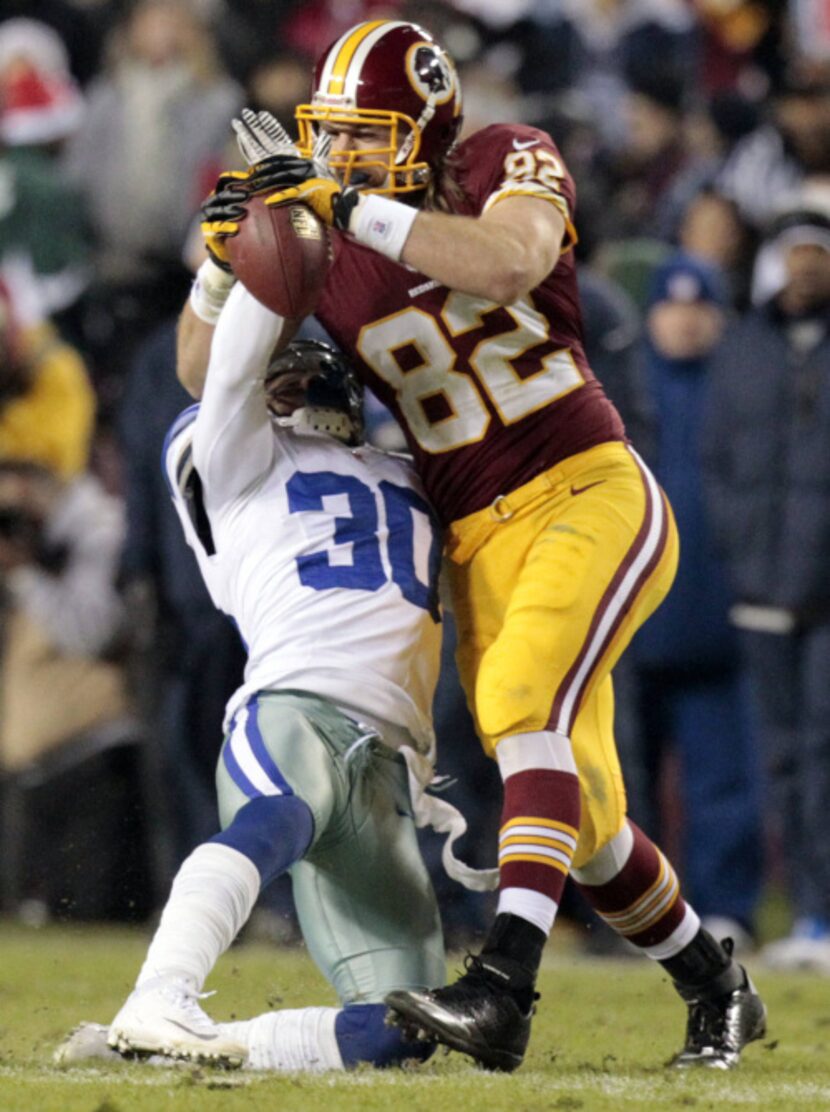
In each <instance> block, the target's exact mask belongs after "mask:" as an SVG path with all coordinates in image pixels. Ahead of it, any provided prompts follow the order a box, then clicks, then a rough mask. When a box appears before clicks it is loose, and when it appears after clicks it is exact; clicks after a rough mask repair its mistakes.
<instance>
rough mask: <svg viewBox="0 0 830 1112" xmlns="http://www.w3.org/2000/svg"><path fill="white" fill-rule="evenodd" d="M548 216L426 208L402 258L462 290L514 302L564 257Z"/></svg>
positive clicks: (508, 302)
mask: <svg viewBox="0 0 830 1112" xmlns="http://www.w3.org/2000/svg"><path fill="white" fill-rule="evenodd" d="M535 203H536V205H537V202H535ZM543 216H544V219H542V220H540V214H538V211H535V212H534V211H531V212H530V215H528V219H527V221H526V222H521V221H516V220H503V219H498V218H496V219H493V218H491V217H490V216H486V217H483V218H481V217H480V218H473V217H462V216H449V215H447V214H444V212H421V214H418V216H417V218H416V220H415V221H414V224H413V226H412V228H411V230H409V235H408V237H407V239H406V242H405V244H404V249H403V252H402V261H403V262H406V264H407V265H408V266H411V267H414V268H415V269H416V270H419V271H421V272H422V274H425V275H427V276H428V277H429V278H435V279H436V280H437V281H439V282H441V284H442V285H444V286H448V287H449V288H451V289H456V290H460V291H461V292H463V294H471V295H474V296H477V297H485V298H487V300H491V301H496V302H498V304H500V305H512V304H513V302H514V301H517V300H518V299H520V298H522V297H524V296H526V295H527V294H528V292H530V291H531V290H532V289H534V288H535V287H536V286H538V285H540V282H542V281H544V279H545V278H546V277H547V275H549V274H550V272H551V270H552V269H553V267H554V266H555V265H556V260H557V258H559V251H560V246H561V242H562V235H561V232H560V234H559V235H557V234H556V232H557V229H556V228H555V227H554V228H551V226H550V222H549V220H547V212H544V214H543ZM554 219H555V220H556V221H559V219H560V218H559V217H554ZM562 231H564V221H562Z"/></svg>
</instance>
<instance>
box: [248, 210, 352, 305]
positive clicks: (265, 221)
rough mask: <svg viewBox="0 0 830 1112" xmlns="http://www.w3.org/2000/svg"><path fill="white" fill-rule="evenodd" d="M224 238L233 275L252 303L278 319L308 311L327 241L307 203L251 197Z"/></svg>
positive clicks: (324, 264)
mask: <svg viewBox="0 0 830 1112" xmlns="http://www.w3.org/2000/svg"><path fill="white" fill-rule="evenodd" d="M245 207H246V214H245V216H244V218H243V219H242V220H241V221H240V222H239V231H238V232H237V234H236V235H235V236H231V237H230V238H229V239H228V240H227V245H228V256H229V258H230V264H231V266H232V267H233V272H234V274H235V275H236V277H237V278H238V279H239V280H240V282H242V284H243V285H244V286H245V287H246V288H247V289H249V290H250V291H251V293H252V294H253V295H254V297H255V298H256V299H257V301H261V302H262V304H263V305H264V306H265V307H266V308H268V309H271V310H273V312H275V313H279V314H280V316H283V317H306V316H308V315H309V313H313V312H314V309H315V306H316V305H317V302H318V301H319V299H320V294H321V292H322V289H323V285H324V283H325V281H326V275H327V273H328V268H329V259H330V252H329V237H328V231H327V229H326V227H325V225H324V224H323V223H322V221H320V220H318V219H317V217H316V216H315V215H314V213H313V212H312V211H311V209H310V208H308V206H307V205H300V204H294V205H275V206H273V207H272V208H269V207H268V206H267V205H266V204H265V200H264V198H263V197H252V198H251V200H250V201H248V202H247V204H246V206H245Z"/></svg>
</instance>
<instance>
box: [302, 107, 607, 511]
mask: <svg viewBox="0 0 830 1112" xmlns="http://www.w3.org/2000/svg"><path fill="white" fill-rule="evenodd" d="M454 173H455V175H456V177H457V181H458V184H459V186H460V189H459V191H458V199H457V200H455V201H453V203H452V207H453V209H454V211H455V212H456V213H457V214H458V215H466V216H473V217H477V216H480V215H481V214H482V212H484V211H485V210H486V209H487V208H488V206H493V205H498V204H500V203H501V202H502V201H504V200H505V199H506V198H508V197H509V196H511V195H512V194H522V195H525V194H530V195H533V196H538V197H540V198H541V199H542V200H543V201H545V202H547V203H551V204H555V205H556V206H557V208H559V209H560V211H561V212H562V213H563V216H564V217H565V220H566V224H567V225H568V227H569V228H570V227H571V223H570V222H571V220H572V216H573V210H574V204H575V195H574V186H573V182H572V180H571V178H570V176H569V174H568V173H567V170H566V169H565V167H564V166H563V165H562V162H561V158H560V156H559V153H558V151H557V149H556V147H555V145H554V143H553V142H552V140H551V139H550V137H549V136H547V135H545V133H544V132H542V131H537V130H536V129H534V128H528V127H512V126H504V125H496V126H493V127H490V128H485V129H484V130H483V131H480V132H477V133H476V134H475V135H473V136H471V137H470V138H469V139H467V140H465V142H464V143H462V144H461V145H460V147H459V148H458V151H457V152H456V154H455V156H454ZM454 196H455V195H454ZM572 235H573V233H572V231H571V232H569V236H570V237H571V238H572ZM570 245H571V240H570V239H566V241H565V243H564V244H563V250H562V253H561V255H560V257H559V260H558V262H557V264H556V266H555V267H554V269H553V270H552V271H551V273H550V274H549V275H548V276H547V278H546V279H545V280H544V281H543V282H542V283H541V284H540V285H539V286H537V287H536V289H534V290H532V291H531V292H530V293H529V294H528V295H527V296H526V297H523V298H521V299H520V300H518V301H517V302H515V303H514V304H512V305H498V304H496V303H494V302H492V301H487V299H486V298H481V297H474V296H472V295H469V294H465V293H461V292H460V291H457V290H450V289H447V287H446V286H442V285H441V284H440V283H439V282H437V281H435V280H434V279H431V278H429V276H427V275H424V274H420V273H418V272H416V271H413V270H410V269H409V268H408V267H404V266H401V265H399V264H397V263H394V262H391V261H390V260H389V259H386V258H384V257H383V256H381V255H378V254H376V253H375V252H374V251H372V250H370V249H369V248H368V247H364V246H362V245H361V244H358V243H356V242H355V241H354V240H352V239H350V238H349V237H345V236H338V237H336V250H335V258H334V262H333V264H332V267H331V269H330V271H329V277H328V280H327V282H326V287H325V290H324V294H323V298H322V301H321V303H320V306H319V309H318V313H317V315H318V317H319V319H320V321H321V323H322V324H323V325H324V326H325V327H326V328H327V329H328V331H329V332H330V334H331V336H332V337H333V339H334V340H335V342H336V343H337V344H339V345H340V347H342V348H343V350H344V351H347V352H348V353H349V354H351V355H352V356H353V358H354V359H355V362H356V364H357V367H358V370H359V371H360V373H361V376H362V377H363V379H364V381H365V382H366V383H367V385H369V386H370V387H371V388H372V390H373V391H374V392H375V393H376V394H377V396H378V397H379V398H380V399H381V401H382V402H384V404H385V405H387V406H388V407H389V408H390V409H391V410H392V412H393V413H394V414H395V416H396V417H397V419H398V421H399V422H400V424H401V426H402V428H403V430H404V432H405V434H406V438H407V442H408V444H409V447H410V449H411V451H412V454H413V456H414V458H415V462H416V466H417V468H418V471H419V473H420V475H421V478H422V480H423V483H424V487H425V489H426V491H427V494H428V496H429V498H430V499H431V501H432V503H433V505H434V506H435V508H436V510H437V511H438V514H439V516H440V517H441V519H442V520H443V521H444V522H449V521H454V520H457V519H459V518H462V517H465V516H466V515H467V514H470V513H473V512H475V511H476V510H479V509H481V508H482V507H484V506H487V505H488V504H489V503H491V502H493V501H494V500H495V498H497V497H498V496H499V495H501V494H508V493H509V492H510V491H511V490H515V489H516V488H517V487H519V486H521V485H522V484H524V483H526V482H528V481H529V480H530V479H532V478H534V477H535V476H536V475H538V474H539V473H540V472H542V471H544V470H547V469H548V468H551V467H554V466H555V465H556V464H557V463H558V462H559V461H560V460H562V459H565V458H566V457H568V456H572V455H575V454H576V453H578V452H582V451H584V450H586V449H588V448H591V447H593V446H594V445H596V444H600V443H602V442H604V441H608V440H620V439H622V438H623V436H624V430H623V427H622V424H621V422H620V419H619V417H618V415H617V413H616V410H615V409H614V407H613V406H612V405H611V403H610V402H609V401H608V399H607V398H606V397H605V395H604V394H603V392H602V388H601V386H600V385H599V383H598V382H597V380H596V379H595V377H594V375H593V374H592V372H591V369H590V367H589V366H588V363H587V360H586V359H585V353H584V350H583V345H582V322H581V316H580V311H579V301H578V295H577V286H576V272H575V266H574V258H573V251H572V250H571V249H570Z"/></svg>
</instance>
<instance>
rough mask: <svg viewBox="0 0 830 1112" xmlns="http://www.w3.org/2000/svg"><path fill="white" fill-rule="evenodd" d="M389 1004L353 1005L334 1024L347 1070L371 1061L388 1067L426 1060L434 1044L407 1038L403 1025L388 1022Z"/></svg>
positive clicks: (348, 1006)
mask: <svg viewBox="0 0 830 1112" xmlns="http://www.w3.org/2000/svg"><path fill="white" fill-rule="evenodd" d="M386 1012H387V1008H386V1005H385V1004H349V1005H347V1007H345V1008H344V1009H343V1010H342V1011H341V1012H340V1014H339V1015H338V1016H337V1019H336V1020H335V1023H334V1033H335V1036H336V1038H337V1046H338V1048H339V1050H340V1056H341V1057H342V1059H343V1065H344V1066H345V1067H346V1069H351V1068H353V1067H354V1066H359V1065H360V1064H361V1063H367V1064H368V1065H371V1066H377V1067H379V1068H381V1069H385V1068H386V1067H388V1066H400V1065H403V1063H404V1062H411V1061H417V1062H425V1061H426V1060H427V1058H429V1057H430V1055H431V1054H432V1052H433V1050H434V1049H435V1047H434V1045H433V1044H432V1043H427V1042H421V1041H417V1042H413V1041H410V1040H408V1039H405V1038H404V1036H403V1033H402V1031H401V1030H400V1028H399V1027H388V1026H387V1025H386Z"/></svg>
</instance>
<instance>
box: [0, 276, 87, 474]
mask: <svg viewBox="0 0 830 1112" xmlns="http://www.w3.org/2000/svg"><path fill="white" fill-rule="evenodd" d="M16 292H19V290H16ZM22 300H23V298H22V297H20V296H19V299H18V301H16V302H14V303H13V302H12V299H11V297H10V295H9V290H8V288H7V287H6V286H5V285H4V284H3V283H2V282H0V458H3V459H24V460H30V461H34V462H36V463H39V464H41V465H42V466H44V467H46V468H48V469H49V470H51V471H53V472H54V473H55V474H56V475H58V476H59V477H61V478H64V479H67V478H71V477H72V476H74V475H77V474H78V473H79V472H81V471H83V470H84V469H85V467H86V465H87V462H88V459H89V448H90V439H91V437H92V428H93V424H94V420H95V396H94V394H93V391H92V387H91V385H90V383H89V379H88V378H87V374H86V369H85V367H84V363H83V361H82V360H81V357H80V355H79V354H78V353H77V351H75V349H74V348H72V347H70V346H69V345H68V344H66V343H64V342H63V341H62V340H60V339H59V337H58V335H57V333H56V332H55V329H54V328H53V327H52V325H51V324H49V323H47V322H44V321H41V322H40V323H36V324H31V323H29V324H26V323H21V321H20V319H19V316H18V313H17V309H18V305H19V304H20V303H21V301H22ZM35 315H36V310H35ZM24 316H27V317H28V316H30V313H29V312H26V313H24Z"/></svg>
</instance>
